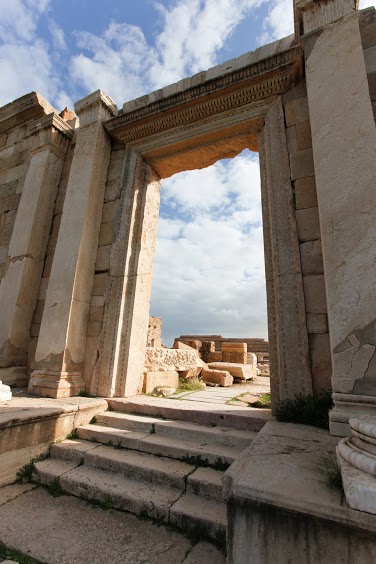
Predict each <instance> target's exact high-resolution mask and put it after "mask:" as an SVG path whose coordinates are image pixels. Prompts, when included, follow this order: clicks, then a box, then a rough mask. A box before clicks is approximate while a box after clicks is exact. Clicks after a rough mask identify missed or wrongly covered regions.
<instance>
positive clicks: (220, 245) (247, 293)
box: [151, 153, 267, 344]
mask: <svg viewBox="0 0 376 564" xmlns="http://www.w3.org/2000/svg"><path fill="white" fill-rule="evenodd" d="M200 190H201V194H202V202H200ZM185 214H188V215H189V219H188V220H187V219H186V218H185V219H182V217H183V218H184V217H185ZM151 304H152V305H151V314H152V315H157V316H160V317H162V319H163V338H164V342H165V343H166V344H171V341H172V340H173V338H174V337H176V336H178V335H179V334H182V333H204V334H205V333H206V334H208V333H222V334H224V335H225V336H228V337H229V336H260V337H266V336H267V328H266V294H265V272H264V254H263V238H262V226H261V202H260V176H259V166H258V159H257V156H255V155H250V154H249V153H248V155H244V154H242V155H241V156H239V157H236V158H235V159H232V160H231V161H229V162H226V163H223V162H217V163H216V164H215V165H213V166H212V167H209V168H207V169H203V170H200V171H191V172H186V173H181V174H179V175H176V176H174V177H172V178H170V179H168V180H165V181H164V182H163V185H162V217H161V218H160V222H159V227H158V238H157V250H156V259H155V266H154V274H153V291H152V302H151Z"/></svg>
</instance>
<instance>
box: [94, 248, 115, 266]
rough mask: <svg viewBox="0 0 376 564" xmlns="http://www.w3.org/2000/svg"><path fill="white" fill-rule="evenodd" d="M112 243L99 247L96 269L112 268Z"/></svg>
mask: <svg viewBox="0 0 376 564" xmlns="http://www.w3.org/2000/svg"><path fill="white" fill-rule="evenodd" d="M110 254H111V245H107V246H105V247H98V252H97V260H96V262H95V270H96V271H97V272H101V271H102V272H103V271H106V270H109V269H110Z"/></svg>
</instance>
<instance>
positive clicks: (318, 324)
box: [307, 313, 328, 333]
mask: <svg viewBox="0 0 376 564" xmlns="http://www.w3.org/2000/svg"><path fill="white" fill-rule="evenodd" d="M307 329H308V333H327V332H328V316H327V315H326V314H325V313H307Z"/></svg>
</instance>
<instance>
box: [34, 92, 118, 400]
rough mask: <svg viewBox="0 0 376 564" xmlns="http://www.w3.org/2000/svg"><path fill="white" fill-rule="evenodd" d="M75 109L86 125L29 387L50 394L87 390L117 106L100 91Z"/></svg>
mask: <svg viewBox="0 0 376 564" xmlns="http://www.w3.org/2000/svg"><path fill="white" fill-rule="evenodd" d="M75 110H76V113H77V115H78V116H79V117H80V128H79V130H78V131H77V142H76V146H75V152H74V156H73V161H72V167H71V171H70V175H69V181H68V186H67V192H66V196H65V201H64V208H63V214H62V219H61V224H60V230H59V236H58V241H57V245H56V250H55V255H54V259H53V263H52V269H51V276H50V281H49V285H48V289H47V296H46V304H45V309H44V312H43V317H42V323H41V329H40V334H39V339H38V345H37V349H36V354H35V362H34V364H33V368H35V370H34V372H33V373H32V377H31V381H30V385H29V389H30V391H31V392H32V393H36V394H42V395H47V396H50V397H65V396H69V395H75V394H77V393H78V392H79V391H80V390H82V389H84V382H83V379H82V368H83V361H84V354H85V343H86V328H87V318H88V313H89V307H90V298H91V290H92V285H93V277H94V267H95V258H96V252H97V246H98V236H99V228H100V221H101V213H102V206H103V195H104V186H105V181H106V175H107V169H108V163H109V158H110V149H111V141H110V138H109V135H108V133H107V132H106V130H105V129H104V127H103V124H102V122H103V121H104V120H106V119H108V118H109V117H111V116H112V115H114V114H115V113H116V106H115V105H114V103H113V102H112V100H111V99H110V98H108V97H107V96H106V95H104V94H103V93H102V92H100V91H97V92H95V93H94V94H91V95H90V96H88V97H87V98H84V99H83V100H81V101H80V102H78V103H77V104H76V105H75Z"/></svg>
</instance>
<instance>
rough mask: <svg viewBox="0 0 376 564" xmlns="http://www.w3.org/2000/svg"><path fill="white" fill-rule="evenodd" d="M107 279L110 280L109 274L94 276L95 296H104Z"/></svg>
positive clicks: (93, 293) (103, 273)
mask: <svg viewBox="0 0 376 564" xmlns="http://www.w3.org/2000/svg"><path fill="white" fill-rule="evenodd" d="M107 279H108V274H107V272H102V273H100V274H96V275H95V276H94V285H93V292H92V295H93V296H104V292H105V289H106V282H107Z"/></svg>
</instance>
